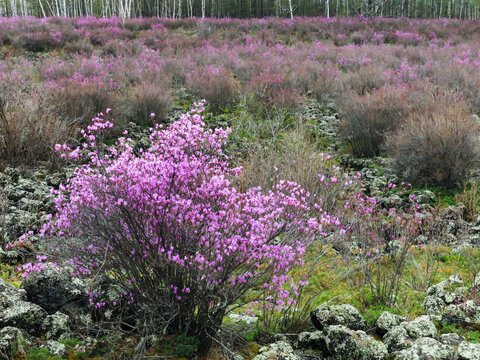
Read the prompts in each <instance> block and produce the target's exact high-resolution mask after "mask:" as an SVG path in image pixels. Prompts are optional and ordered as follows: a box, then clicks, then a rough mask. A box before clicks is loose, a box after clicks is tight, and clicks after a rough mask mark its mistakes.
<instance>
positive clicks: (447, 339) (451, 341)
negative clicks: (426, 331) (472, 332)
mask: <svg viewBox="0 0 480 360" xmlns="http://www.w3.org/2000/svg"><path fill="white" fill-rule="evenodd" d="M463 341H465V338H464V337H463V336H460V335H458V334H457V333H451V334H443V335H440V342H441V343H442V344H445V345H450V346H454V347H457V346H458V345H460V344H461V343H462V342H463Z"/></svg>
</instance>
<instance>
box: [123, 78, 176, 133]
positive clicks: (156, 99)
mask: <svg viewBox="0 0 480 360" xmlns="http://www.w3.org/2000/svg"><path fill="white" fill-rule="evenodd" d="M171 107H172V97H171V95H170V90H169V89H168V88H166V87H165V86H164V85H163V84H159V85H156V84H140V85H137V86H135V87H134V88H133V89H132V91H131V93H128V95H127V96H126V97H123V98H122V99H121V101H120V104H119V109H120V113H121V117H123V118H125V120H127V121H132V122H134V123H135V124H137V125H151V124H152V117H151V116H150V115H151V114H152V113H153V114H155V119H156V120H165V119H166V117H167V114H168V112H169V111H170V109H171Z"/></svg>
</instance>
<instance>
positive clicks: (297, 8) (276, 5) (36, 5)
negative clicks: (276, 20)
mask: <svg viewBox="0 0 480 360" xmlns="http://www.w3.org/2000/svg"><path fill="white" fill-rule="evenodd" d="M479 9H480V0H0V15H1V16H7V17H10V16H38V17H47V16H63V17H77V16H87V15H93V16H98V17H110V16H118V17H121V18H129V17H141V16H143V17H149V16H161V17H169V18H184V17H194V16H195V17H217V18H222V17H232V18H252V17H268V16H283V17H293V16H326V17H331V16H356V15H362V16H383V17H410V18H462V19H477V18H479V14H480V11H479Z"/></svg>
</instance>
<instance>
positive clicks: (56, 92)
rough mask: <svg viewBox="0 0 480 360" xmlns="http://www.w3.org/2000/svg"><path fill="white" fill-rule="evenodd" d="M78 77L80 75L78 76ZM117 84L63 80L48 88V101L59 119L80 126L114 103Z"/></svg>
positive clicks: (81, 78) (93, 80)
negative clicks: (76, 123)
mask: <svg viewBox="0 0 480 360" xmlns="http://www.w3.org/2000/svg"><path fill="white" fill-rule="evenodd" d="M77 75H78V74H77ZM115 88H116V84H110V83H108V82H103V81H97V80H96V79H95V78H92V79H89V78H87V77H80V76H79V78H71V79H62V80H61V81H59V82H58V83H55V82H52V83H51V84H49V86H47V99H46V101H48V102H49V103H50V104H51V108H52V111H53V112H54V113H55V114H56V116H57V117H59V118H64V119H65V120H67V121H76V122H79V123H80V125H82V126H83V124H85V123H86V121H87V120H88V119H90V117H91V116H92V114H93V115H95V114H97V113H99V112H101V111H102V110H105V109H106V108H107V107H108V106H111V104H112V103H113V101H114V92H113V90H114V89H115Z"/></svg>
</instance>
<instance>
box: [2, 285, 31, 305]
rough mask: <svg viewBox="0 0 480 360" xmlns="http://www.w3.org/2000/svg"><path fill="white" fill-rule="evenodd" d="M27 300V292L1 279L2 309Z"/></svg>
mask: <svg viewBox="0 0 480 360" xmlns="http://www.w3.org/2000/svg"><path fill="white" fill-rule="evenodd" d="M25 299H26V293H25V290H22V289H17V288H16V287H15V286H13V285H11V284H8V283H6V282H5V281H4V280H2V279H0V309H4V308H6V307H9V306H12V305H14V304H15V303H16V302H17V301H19V300H25Z"/></svg>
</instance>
